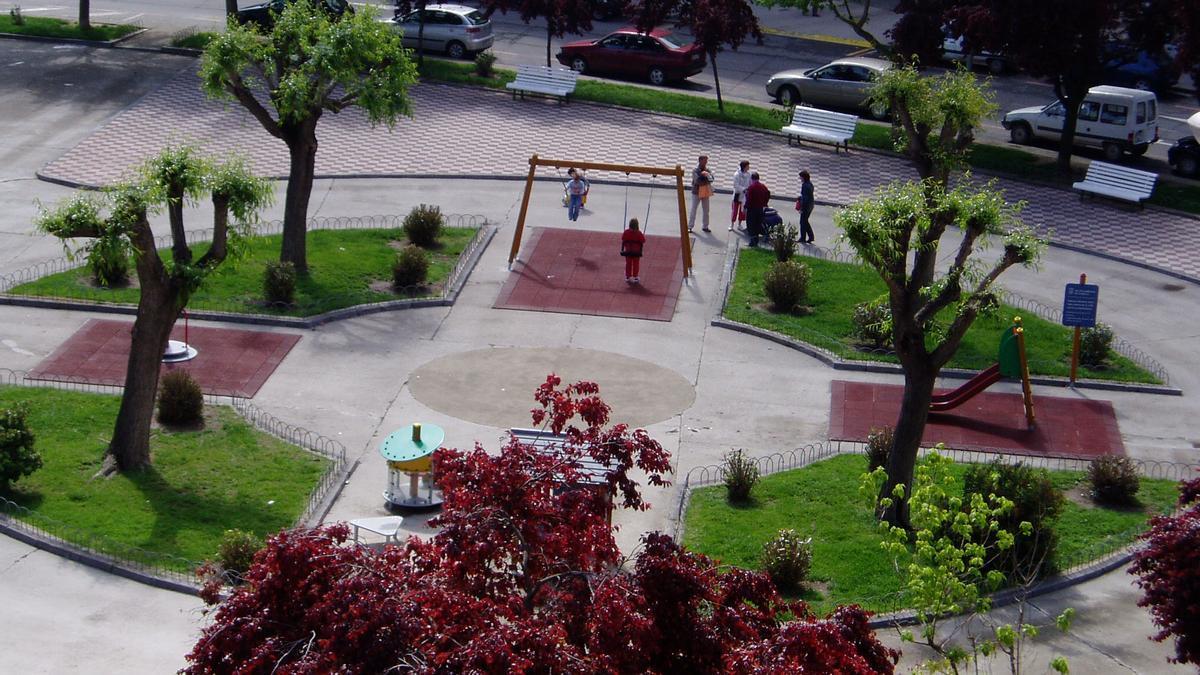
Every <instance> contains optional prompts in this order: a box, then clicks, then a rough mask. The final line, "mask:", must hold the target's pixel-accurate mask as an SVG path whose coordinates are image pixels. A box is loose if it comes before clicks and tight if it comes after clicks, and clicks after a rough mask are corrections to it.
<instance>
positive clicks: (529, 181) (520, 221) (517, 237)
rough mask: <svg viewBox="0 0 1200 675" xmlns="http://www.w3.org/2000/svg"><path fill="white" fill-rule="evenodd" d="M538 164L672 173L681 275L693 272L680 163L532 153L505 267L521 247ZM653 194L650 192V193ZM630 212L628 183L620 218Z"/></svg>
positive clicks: (631, 171)
mask: <svg viewBox="0 0 1200 675" xmlns="http://www.w3.org/2000/svg"><path fill="white" fill-rule="evenodd" d="M539 166H550V167H554V168H555V169H559V170H561V169H563V168H570V167H575V168H576V169H584V170H595V171H619V172H622V173H624V174H625V175H629V174H634V173H639V174H649V175H651V176H653V177H657V176H674V177H675V192H676V197H677V201H678V204H679V250H680V254H681V255H682V256H683V276H684V278H687V277H689V276H691V272H692V247H691V239H690V238H689V237H688V229H687V206H686V203H685V200H684V190H683V167H681V166H680V165H678V164H676V165H675V167H674V168H666V167H656V166H634V165H630V164H605V163H601V162H579V161H568V160H562V159H544V158H541V157H538V156H537V155H533V156H532V157H530V158H529V175H528V176H527V177H526V178H525V194H524V195H523V196H522V197H521V212H520V215H518V216H517V228H516V229H515V230H514V231H513V240H512V248H511V250H510V251H509V253H508V269H510V270H511V269H512V264H513V261H514V260H516V259H517V253H518V252H519V251H520V249H521V237H522V236H523V235H524V233H525V216H526V214H527V213H528V212H529V197H530V195H531V194H532V193H533V177H534V174H536V173H537V168H538V167H539ZM651 197H653V195H651ZM628 213H629V186H628V184H626V186H625V212H624V215H623V216H622V218H624V217H625V216H627V215H628ZM649 219H650V203H649V201H647V203H646V220H647V221H649ZM625 225H626V221H624V220H623V222H622V223H621V230H622V231H624V229H625Z"/></svg>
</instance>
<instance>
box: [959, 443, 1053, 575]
mask: <svg viewBox="0 0 1200 675" xmlns="http://www.w3.org/2000/svg"><path fill="white" fill-rule="evenodd" d="M972 494H981V495H984V496H985V497H986V496H988V495H991V494H995V495H997V496H1001V497H1005V498H1006V499H1009V500H1011V501H1012V502H1013V509H1012V511H1009V512H1008V513H1007V514H1005V515H1003V516H1001V517H1000V518H999V519H998V524H999V526H1000V528H1001V529H1003V530H1004V531H1006V532H1009V533H1011V534H1012V535H1013V545H1012V547H1011V548H1009V549H1008V550H1006V551H999V550H993V551H989V553H992V554H994V556H993V557H991V558H990V559H989V560H988V561H987V562H986V564H985V565H984V569H985V570H989V571H990V570H993V569H994V570H999V571H1000V572H1003V573H1004V574H1005V576H1007V577H1008V578H1009V579H1011V580H1013V581H1014V582H1018V583H1019V582H1021V581H1022V580H1028V579H1031V578H1033V577H1034V576H1040V575H1041V574H1043V573H1044V572H1047V571H1050V567H1049V565H1050V564H1051V561H1052V560H1054V552H1055V550H1056V549H1057V548H1058V534H1057V533H1056V532H1055V530H1054V528H1055V525H1056V523H1057V521H1058V516H1059V515H1060V514H1061V513H1062V511H1063V508H1064V506H1065V504H1066V499H1065V498H1064V497H1063V495H1062V493H1061V492H1059V490H1058V489H1057V488H1055V487H1054V482H1053V481H1052V480H1051V479H1050V474H1049V473H1048V472H1047V471H1046V470H1045V469H1035V468H1033V467H1031V466H1027V465H1025V464H1023V463H1020V462H1018V463H1016V464H1004V463H1002V462H999V461H993V462H992V463H990V464H972V465H970V466H968V467H967V470H966V473H965V474H964V475H963V496H964V498H968V496H969V495H972ZM1022 522H1028V523H1029V524H1030V525H1031V526H1032V527H1031V529H1030V530H1029V531H1027V532H1026V531H1023V530H1022V528H1021V523H1022Z"/></svg>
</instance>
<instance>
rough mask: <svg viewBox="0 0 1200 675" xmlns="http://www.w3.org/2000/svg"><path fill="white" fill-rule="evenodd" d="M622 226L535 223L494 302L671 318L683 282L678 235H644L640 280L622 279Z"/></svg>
mask: <svg viewBox="0 0 1200 675" xmlns="http://www.w3.org/2000/svg"><path fill="white" fill-rule="evenodd" d="M620 249H621V233H620V232H589V231H585V230H572V229H563V228H541V227H538V228H533V230H532V231H531V232H530V233H529V237H528V238H527V239H526V240H525V242H524V244H523V246H522V247H521V251H522V253H521V259H520V260H518V261H517V262H515V263H513V269H512V273H511V274H510V275H509V278H508V281H507V282H505V284H504V287H503V288H501V289H500V295H499V296H498V297H497V298H496V304H495V305H493V306H494V307H497V308H499V309H524V310H533V311H541V312H564V313H570V314H588V315H596V316H620V317H628V318H635V319H651V320H654V321H670V320H671V317H672V316H674V315H675V303H676V301H677V300H678V299H679V290H680V287H681V286H682V284H683V261H682V259H681V257H680V245H679V239H678V238H675V237H667V236H661V235H648V236H647V237H646V255H645V257H643V258H642V266H641V270H640V271H639V272H638V274H639V275H640V277H641V280H642V283H641V284H640V285H630V284H627V283H625V259H624V258H622V257H621V256H620V255H619V254H618V251H620Z"/></svg>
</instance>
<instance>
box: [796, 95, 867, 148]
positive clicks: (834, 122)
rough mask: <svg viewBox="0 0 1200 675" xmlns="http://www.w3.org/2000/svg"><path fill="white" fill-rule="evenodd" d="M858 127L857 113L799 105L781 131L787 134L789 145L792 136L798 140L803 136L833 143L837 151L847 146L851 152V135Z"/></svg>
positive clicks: (812, 139) (811, 139) (810, 139)
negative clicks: (789, 122)
mask: <svg viewBox="0 0 1200 675" xmlns="http://www.w3.org/2000/svg"><path fill="white" fill-rule="evenodd" d="M857 127H858V117H857V116H855V115H847V114H845V113H839V112H833V111H831V110H821V109H820V108H810V107H808V106H802V105H798V106H796V110H795V111H794V112H793V113H792V123H791V124H789V125H787V126H786V127H784V128H783V129H781V130H780V131H781V132H782V133H783V134H784V135H786V136H787V139H788V145H791V144H792V137H796V139H797V141H799V139H801V138H803V139H805V140H809V141H818V142H821V143H832V144H833V151H834V152H835V153H836V152H837V151H838V148H845V149H846V152H847V153H849V152H850V137H851V136H853V135H854V130H855V128H857Z"/></svg>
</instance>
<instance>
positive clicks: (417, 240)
mask: <svg viewBox="0 0 1200 675" xmlns="http://www.w3.org/2000/svg"><path fill="white" fill-rule="evenodd" d="M445 224H446V218H445V216H443V215H442V209H441V208H440V207H437V206H428V205H425V204H421V205H420V206H414V207H413V210H412V211H409V212H408V215H407V216H405V217H404V234H405V235H407V236H408V240H409V241H410V242H412V243H413V244H416V245H417V246H420V247H421V248H430V247H432V246H434V245H436V244H437V240H438V236H439V235H440V234H441V233H442V227H443V226H444V225H445Z"/></svg>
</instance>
